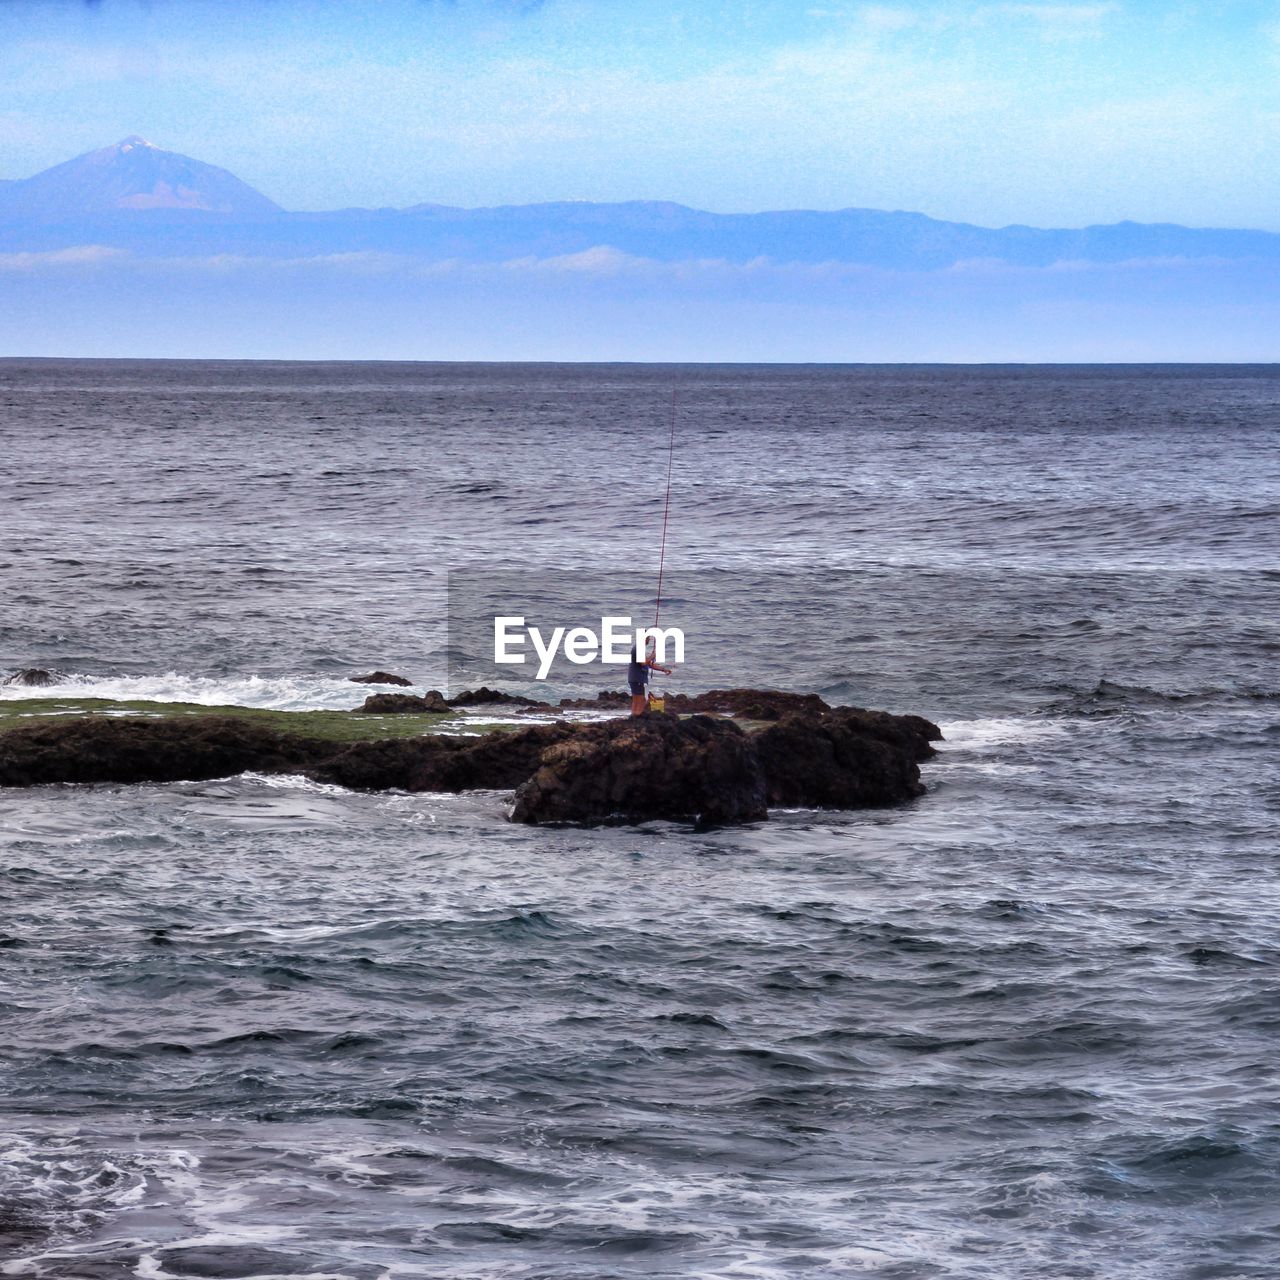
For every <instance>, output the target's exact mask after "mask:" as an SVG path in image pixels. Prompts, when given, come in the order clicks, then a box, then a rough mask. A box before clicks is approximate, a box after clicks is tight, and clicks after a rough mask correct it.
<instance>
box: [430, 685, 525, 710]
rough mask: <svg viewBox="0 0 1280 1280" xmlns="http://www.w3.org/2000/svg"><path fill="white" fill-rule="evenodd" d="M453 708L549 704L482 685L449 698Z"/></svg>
mask: <svg viewBox="0 0 1280 1280" xmlns="http://www.w3.org/2000/svg"><path fill="white" fill-rule="evenodd" d="M447 701H448V703H449V705H450V706H451V707H487V706H502V707H546V706H548V705H549V704H548V703H545V702H539V701H538V700H537V699H536V698H522V697H521V696H520V695H519V694H518V693H503V692H502V690H501V689H490V688H488V687H487V686H486V685H481V686H480V688H479V689H466V690H464V691H463V692H462V693H460V694H458V696H457V697H456V698H449V699H448V700H447Z"/></svg>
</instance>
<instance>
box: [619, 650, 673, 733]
mask: <svg viewBox="0 0 1280 1280" xmlns="http://www.w3.org/2000/svg"><path fill="white" fill-rule="evenodd" d="M656 648H657V642H656V641H655V640H654V638H653V636H650V637H649V638H648V640H647V641H646V642H645V646H644V661H643V662H641V661H640V658H639V654H638V652H637V649H636V646H635V645H634V644H633V645H632V646H631V663H630V665H629V666H628V667H627V684H628V685H629V686H630V689H631V714H632V715H633V716H642V715H644V713H645V707H646V697H645V686H646V685H647V684H648V683H649V672H650V671H661V672H662V674H663V675H666V676H669V675H670V674H671V668H670V667H663V666H659V665H658V662H657V659H656V657H655V652H656Z"/></svg>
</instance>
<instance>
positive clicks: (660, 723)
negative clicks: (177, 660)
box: [0, 691, 941, 824]
mask: <svg viewBox="0 0 1280 1280" xmlns="http://www.w3.org/2000/svg"><path fill="white" fill-rule="evenodd" d="M730 692H732V693H733V694H734V695H735V697H736V696H737V695H738V694H739V693H741V694H744V695H745V694H748V693H750V692H751V691H730ZM707 696H708V697H713V696H714V697H716V698H718V699H721V698H722V697H723V695H707ZM768 696H773V695H768ZM387 702H391V703H393V704H395V707H394V709H401V707H400V704H403V703H408V704H410V705H409V708H408V709H409V710H411V711H415V712H423V711H445V710H448V705H447V704H446V703H445V701H444V699H443V698H441V697H440V695H439V694H438V693H432V694H429V695H428V696H427V697H425V698H415V697H408V696H406V695H404V694H378V695H375V696H373V697H371V698H369V700H368V701H367V702H366V704H365V707H366V709H368V710H371V711H377V710H382V709H383V708H384V707H385V706H386V703H387ZM720 705H723V701H721V702H720ZM738 705H739V706H740V707H752V708H765V707H767V706H768V705H770V704H769V703H768V702H767V697H766V695H759V697H758V699H757V700H756V701H753V700H752V699H751V698H748V697H745V696H744V697H742V698H740V699H738ZM772 705H774V706H777V707H778V708H779V714H780V716H781V718H780V719H778V720H777V721H775V722H773V723H771V724H769V725H768V726H767V727H765V728H762V729H760V730H758V731H756V732H754V733H747V732H744V730H743V729H742V728H741V727H740V726H739V725H738V724H737V723H735V722H734V721H732V720H726V719H721V718H716V717H711V716H706V715H694V716H691V717H688V718H685V719H681V718H679V717H677V716H648V717H641V718H636V719H632V718H631V717H626V718H622V719H613V720H608V721H605V722H602V723H600V722H597V723H592V724H573V723H565V722H563V721H561V722H559V723H556V724H549V725H534V726H532V727H530V728H527V729H522V730H519V731H516V732H511V733H501V732H496V733H488V734H484V735H481V736H466V737H462V736H456V737H455V736H439V735H431V736H424V737H413V738H399V739H392V740H388V741H381V742H357V743H348V744H343V743H334V742H326V741H320V740H313V739H305V738H299V737H294V736H292V735H289V734H285V733H281V732H279V731H278V730H276V729H274V728H269V727H266V726H265V725H263V724H262V723H260V722H258V721H255V720H253V719H247V718H242V717H233V716H217V715H208V716H206V715H191V716H182V717H172V718H170V717H155V718H134V717H105V716H82V717H76V718H68V719H57V720H50V721H44V722H36V723H32V724H29V725H24V726H23V727H21V728H18V729H11V730H8V731H6V732H4V733H0V786H31V785H35V784H40V783H62V782H117V783H131V782H169V781H178V780H183V779H191V780H198V779H204V778H218V777H227V776H229V775H232V774H237V773H243V772H246V771H247V770H255V771H258V772H263V773H282V772H289V773H306V774H308V775H309V776H311V777H313V778H316V779H319V780H321V781H325V782H334V783H339V784H341V785H343V786H347V787H354V788H361V789H365V790H386V789H390V788H397V789H402V790H406V791H471V790H501V791H515V793H516V803H515V810H514V813H513V815H512V816H513V818H514V819H515V820H516V821H520V822H529V823H544V822H585V823H598V822H609V821H619V820H620V821H628V822H635V821H644V820H647V819H650V818H668V819H675V820H692V821H695V822H700V823H704V824H719V823H735V822H753V821H757V820H759V819H761V818H763V817H765V816H766V808H767V806H787V807H796V808H821V807H827V808H839V809H849V808H864V807H868V806H879V805H888V804H896V803H899V802H901V801H904V800H909V799H911V798H912V797H913V796H917V795H919V794H920V793H921V792H922V791H923V790H924V788H923V786H922V785H921V783H920V770H919V763H920V761H922V760H926V759H928V758H929V757H930V756H932V755H933V754H934V749H933V746H932V743H933V742H934V741H936V740H937V739H938V738H940V737H941V734H940V733H939V731H938V727H937V726H936V725H934V724H931V723H930V722H929V721H927V720H922V719H921V718H920V717H919V716H893V715H889V714H887V713H886V712H883V711H863V710H860V709H858V708H855V707H838V708H834V709H829V708H823V709H817V710H814V709H813V708H812V704H810V703H808V702H800V703H799V706H800V709H798V710H790V711H782V710H781V706H782V704H777V703H774V704H772Z"/></svg>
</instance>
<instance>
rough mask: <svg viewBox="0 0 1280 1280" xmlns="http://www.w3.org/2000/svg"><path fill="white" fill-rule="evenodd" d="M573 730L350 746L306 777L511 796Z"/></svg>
mask: <svg viewBox="0 0 1280 1280" xmlns="http://www.w3.org/2000/svg"><path fill="white" fill-rule="evenodd" d="M575 729H576V726H574V725H536V726H534V727H532V728H529V729H522V730H520V731H518V732H515V733H487V734H484V735H483V736H481V737H478V738H459V737H447V736H443V735H439V736H431V737H423V738H395V739H391V740H389V741H385V742H354V743H352V744H351V745H350V746H348V747H346V748H344V749H343V750H341V751H339V752H336V753H333V754H331V756H330V758H329V759H327V760H325V761H323V762H322V763H321V764H319V765H317V766H316V767H315V768H313V769H312V771H311V776H312V777H314V778H315V779H316V780H317V781H320V782H332V783H336V784H337V785H338V786H342V787H354V788H358V789H361V790H367V791H384V790H388V789H395V790H398V791H513V790H514V789H515V788H516V787H518V786H519V785H520V784H521V783H522V782H524V781H525V780H526V779H527V778H528V777H529V776H530V775H531V774H532V773H533V772H534V770H535V769H537V767H538V762H539V760H540V759H541V757H542V753H543V751H544V750H546V749H547V748H548V747H550V746H552V745H554V744H555V743H557V742H561V741H563V740H564V739H565V738H567V737H570V736H571V735H572V734H573V733H574V732H575Z"/></svg>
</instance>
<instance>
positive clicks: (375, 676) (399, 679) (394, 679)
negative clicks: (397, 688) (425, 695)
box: [347, 671, 413, 689]
mask: <svg viewBox="0 0 1280 1280" xmlns="http://www.w3.org/2000/svg"><path fill="white" fill-rule="evenodd" d="M347 678H348V679H349V680H350V681H351V683H352V684H397V685H401V686H402V687H404V688H406V689H408V688H410V687H411V686H412V685H413V681H412V680H406V679H405V678H404V676H396V675H392V674H391V672H390V671H370V672H369V674H368V675H367V676H348V677H347Z"/></svg>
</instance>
